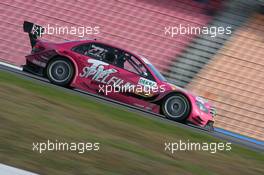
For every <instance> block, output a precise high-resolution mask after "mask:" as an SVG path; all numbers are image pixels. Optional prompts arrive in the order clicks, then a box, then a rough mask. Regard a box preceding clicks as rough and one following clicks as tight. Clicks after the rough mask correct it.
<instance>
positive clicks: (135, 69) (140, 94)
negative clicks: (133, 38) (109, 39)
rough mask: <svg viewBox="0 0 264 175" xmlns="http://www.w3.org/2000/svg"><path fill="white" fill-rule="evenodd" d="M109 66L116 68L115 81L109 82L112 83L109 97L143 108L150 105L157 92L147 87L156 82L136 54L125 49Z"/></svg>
mask: <svg viewBox="0 0 264 175" xmlns="http://www.w3.org/2000/svg"><path fill="white" fill-rule="evenodd" d="M120 52H122V51H120ZM109 68H112V69H115V70H116V72H115V73H113V74H112V76H114V77H116V78H114V80H115V81H113V82H111V83H109V84H111V85H112V89H111V90H112V92H111V93H108V96H109V97H111V98H114V99H116V100H118V101H122V102H125V103H128V104H132V105H136V106H139V107H143V108H144V107H146V106H148V105H149V103H148V100H150V99H151V98H152V97H153V96H155V95H156V94H155V93H153V92H152V91H150V90H148V89H147V88H145V87H146V85H147V84H148V85H149V87H151V86H155V85H156V82H155V81H154V80H152V78H153V77H152V75H151V74H150V73H149V71H148V70H147V68H146V67H145V66H144V64H142V62H140V61H139V59H138V58H137V57H136V56H134V55H132V54H131V53H128V52H124V51H123V52H122V53H121V54H119V55H118V56H117V59H116V61H115V62H114V64H110V65H109Z"/></svg>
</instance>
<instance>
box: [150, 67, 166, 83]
mask: <svg viewBox="0 0 264 175" xmlns="http://www.w3.org/2000/svg"><path fill="white" fill-rule="evenodd" d="M147 66H148V67H149V68H150V69H151V71H152V72H153V73H154V74H155V76H156V77H157V78H158V79H159V80H160V81H167V80H166V78H165V77H164V76H163V75H162V74H161V73H160V72H159V71H158V70H157V69H156V68H155V67H154V66H153V65H152V64H150V63H149V64H147Z"/></svg>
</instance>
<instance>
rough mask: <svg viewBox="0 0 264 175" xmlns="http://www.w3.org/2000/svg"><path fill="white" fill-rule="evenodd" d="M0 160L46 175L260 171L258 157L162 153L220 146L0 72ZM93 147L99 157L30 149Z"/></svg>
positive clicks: (240, 152) (263, 159)
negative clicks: (181, 144) (167, 146)
mask: <svg viewBox="0 0 264 175" xmlns="http://www.w3.org/2000/svg"><path fill="white" fill-rule="evenodd" d="M0 95H1V100H0V138H1V141H0V162H1V163H5V164H9V165H12V166H15V167H19V168H22V169H26V170H30V171H33V172H37V173H40V174H47V175H51V174H52V175H57V174H63V175H68V174H69V175H71V174H78V175H84V174H92V175H93V174H102V175H107V174H109V175H118V174H122V175H123V174H124V175H126V174H131V175H135V174H144V175H145V174H151V175H152V174H158V175H161V174H173V175H174V174H201V175H206V174H208V175H211V174H215V175H216V174H223V175H226V174H232V175H235V174H238V175H241V174H246V175H248V174H253V175H257V174H264V169H263V165H264V156H263V153H260V152H254V151H251V150H248V149H245V148H242V147H239V146H235V145H232V150H231V151H228V152H217V153H215V154H211V153H209V152H206V151H189V152H183V151H182V152H180V151H178V152H176V153H174V154H173V155H172V154H169V153H168V152H165V151H164V142H169V141H171V142H178V141H179V140H185V141H188V140H189V141H192V142H209V143H210V142H222V141H221V140H218V139H215V138H213V137H211V136H209V135H207V134H202V133H197V132H193V131H190V130H187V129H185V128H181V127H177V126H175V125H172V124H167V123H165V122H161V121H158V120H155V119H150V118H146V117H143V116H140V115H138V114H135V113H132V112H128V111H126V110H123V109H118V108H116V107H113V106H111V105H107V104H100V103H98V102H94V101H92V100H89V99H87V98H85V97H81V96H77V95H73V94H71V93H67V92H62V91H60V90H58V89H57V88H54V87H45V86H42V85H41V84H37V83H34V82H31V81H29V80H24V79H21V78H18V77H16V76H15V75H12V74H8V73H5V72H0ZM48 139H49V140H52V141H55V140H56V139H57V140H59V141H65V142H99V143H100V150H99V151H97V152H95V151H94V152H86V153H84V154H78V153H77V152H67V151H60V152H44V153H42V154H39V153H37V152H34V151H32V143H33V142H46V141H47V140H48Z"/></svg>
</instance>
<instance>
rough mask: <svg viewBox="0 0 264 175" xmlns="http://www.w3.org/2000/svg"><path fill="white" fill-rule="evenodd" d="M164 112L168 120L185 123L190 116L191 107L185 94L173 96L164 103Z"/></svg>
mask: <svg viewBox="0 0 264 175" xmlns="http://www.w3.org/2000/svg"><path fill="white" fill-rule="evenodd" d="M161 107H162V112H163V114H164V115H165V116H166V118H168V119H170V120H174V121H177V122H184V121H185V120H186V119H187V117H188V116H189V114H190V111H191V105H190V102H189V100H188V99H187V97H186V96H185V95H183V94H180V93H179V94H172V95H169V96H168V97H166V98H165V99H164V100H163V103H162V106H161Z"/></svg>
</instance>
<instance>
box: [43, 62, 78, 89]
mask: <svg viewBox="0 0 264 175" xmlns="http://www.w3.org/2000/svg"><path fill="white" fill-rule="evenodd" d="M46 75H47V77H48V79H49V80H50V81H51V83H53V84H56V85H59V86H64V87H68V86H69V84H70V83H71V81H72V79H73V76H74V67H73V65H72V63H71V62H70V61H69V60H68V59H66V58H55V59H53V60H51V61H50V63H49V64H48V66H47V69H46Z"/></svg>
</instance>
